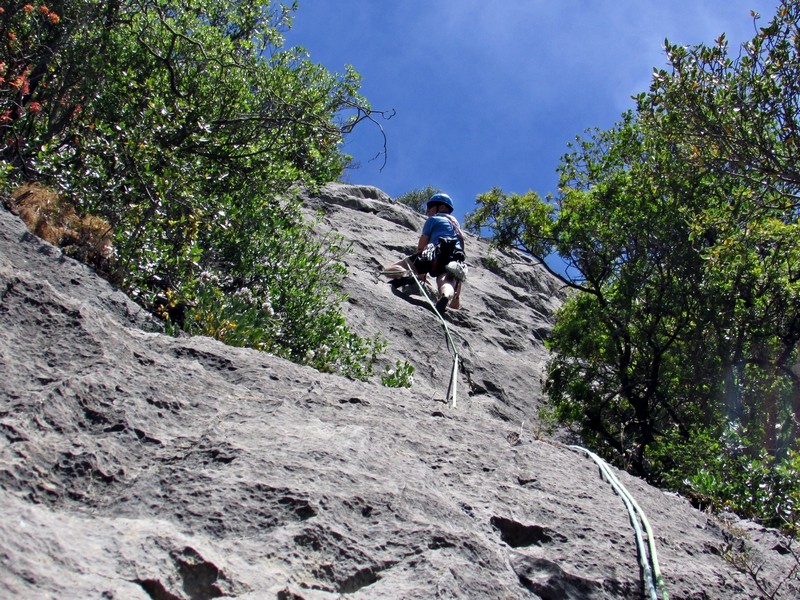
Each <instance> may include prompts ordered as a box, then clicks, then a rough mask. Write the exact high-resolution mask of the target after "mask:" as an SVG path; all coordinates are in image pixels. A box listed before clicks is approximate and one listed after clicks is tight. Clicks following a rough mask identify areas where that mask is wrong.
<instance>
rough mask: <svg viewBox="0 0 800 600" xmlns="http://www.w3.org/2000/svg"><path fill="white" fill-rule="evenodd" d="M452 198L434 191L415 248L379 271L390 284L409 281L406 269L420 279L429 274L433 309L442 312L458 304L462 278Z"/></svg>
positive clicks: (459, 236) (462, 259)
mask: <svg viewBox="0 0 800 600" xmlns="http://www.w3.org/2000/svg"><path fill="white" fill-rule="evenodd" d="M453 208H454V207H453V201H452V200H451V199H450V196H448V195H447V194H442V193H438V194H434V195H433V196H431V197H430V199H429V200H428V203H427V210H426V212H425V214H426V215H427V217H428V218H427V219H426V220H425V224H424V225H423V226H422V234H421V235H420V237H419V242H418V243H417V251H416V253H414V254H412V255H411V256H408V257H406V258H404V259H403V260H400V261H398V262H396V263H393V264H391V265H388V266H386V267H384V270H383V274H384V275H386V276H388V277H389V279H390V280H392V283H393V285H395V286H397V285H401V284H404V283H410V282H411V281H412V280H411V277H410V273H409V268H411V269H413V271H414V273H415V274H416V275H421V276H422V279H423V281H424V279H425V275H427V274H429V273H430V275H431V276H433V277H435V278H436V286H437V289H438V292H439V299H438V300H437V302H436V310H437V311H438V312H439V314H444V312H445V310H446V308H447V307H448V306H449V307H450V308H453V309H457V308H459V307H460V306H461V302H460V296H461V284H462V282H463V281H464V279H466V262H465V261H466V256H465V254H464V235H463V234H462V233H461V228H460V227H459V224H458V220H457V219H456V218H455V217H454V216H453V215H452V214H451V213H452V212H453Z"/></svg>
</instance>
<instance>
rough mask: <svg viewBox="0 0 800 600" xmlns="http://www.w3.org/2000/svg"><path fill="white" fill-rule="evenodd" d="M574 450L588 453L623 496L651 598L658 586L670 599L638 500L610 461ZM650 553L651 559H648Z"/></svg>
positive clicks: (605, 477)
mask: <svg viewBox="0 0 800 600" xmlns="http://www.w3.org/2000/svg"><path fill="white" fill-rule="evenodd" d="M569 447H570V448H572V449H573V450H578V451H580V452H584V453H586V455H587V456H589V457H590V458H591V459H592V460H593V461H594V462H595V463H596V464H597V466H598V467H599V468H600V472H601V473H602V474H603V477H604V479H605V480H606V481H608V482H609V483H610V484H611V487H613V488H614V491H615V492H617V495H618V496H619V497H620V498H622V501H623V502H624V503H625V507H626V508H627V509H628V517H629V518H630V521H631V524H632V525H633V529H634V531H635V533H636V547H637V549H638V551H639V562H640V563H641V565H642V572H643V573H644V578H645V583H646V585H647V590H648V593H649V595H650V598H651V600H658V593H657V592H656V586H657V587H658V589H659V590H660V591H661V598H662V600H669V594H668V593H667V586H666V584H665V583H664V578H663V576H662V575H661V569H660V568H659V566H658V555H657V554H656V545H655V538H654V536H653V531H652V529H651V528H650V522H649V521H648V520H647V517H646V516H645V514H644V511H643V510H642V509H641V507H640V506H639V504H638V503H637V502H636V500H635V499H634V498H633V496H631V494H630V492H628V490H627V489H626V488H625V486H624V485H622V483H620V481H619V479H617V476H616V475H615V474H614V473H613V471H612V470H611V468H610V467H609V466H608V463H607V462H606V461H604V460H603V459H602V458H600V457H599V456H598V455H597V454H595V453H594V452H591V451H589V450H587V449H586V448H581V447H580V446H569ZM642 526H643V527H644V530H645V533H646V534H647V546H645V543H644V539H643V537H644V536H643V534H642ZM648 555H649V560H648Z"/></svg>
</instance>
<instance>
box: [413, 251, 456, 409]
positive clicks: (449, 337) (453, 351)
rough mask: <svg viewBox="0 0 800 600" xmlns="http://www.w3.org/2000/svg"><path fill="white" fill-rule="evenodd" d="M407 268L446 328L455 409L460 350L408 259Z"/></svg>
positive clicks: (451, 393) (449, 395)
mask: <svg viewBox="0 0 800 600" xmlns="http://www.w3.org/2000/svg"><path fill="white" fill-rule="evenodd" d="M405 263H406V267H408V272H409V273H411V277H413V278H414V281H415V282H416V283H417V287H418V288H419V291H420V293H421V294H422V295H423V296H424V297H425V299H426V300H427V301H428V304H430V305H431V308H432V309H433V312H434V314H435V315H436V316H437V317H438V318H439V321H441V323H442V326H443V327H444V333H445V335H446V336H447V341H448V342H449V344H450V346H449V349H450V353H451V354H452V355H453V371H452V373H451V374H450V385H449V386H448V388H447V395H448V401H449V400H452V401H453V408H455V407H456V383H457V382H458V350H457V349H456V344H455V342H454V341H453V336H452V335H450V328H449V327H448V326H447V321H445V320H444V317H443V316H442V315H441V314H440V313H439V311H438V309H437V308H436V304H434V302H433V300H431V297H430V296H429V295H428V293H427V292H426V291H425V289H424V288H423V287H422V282H421V281H420V280H419V278H418V277H417V274H416V273H415V272H414V269H412V268H411V265H410V264H409V262H408V258H406V259H405Z"/></svg>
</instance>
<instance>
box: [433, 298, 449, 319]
mask: <svg viewBox="0 0 800 600" xmlns="http://www.w3.org/2000/svg"><path fill="white" fill-rule="evenodd" d="M449 302H450V298H448V297H447V296H442V297H441V298H439V300H437V301H436V311H437V312H438V313H439V314H440V315H442V316H444V313H445V312H447V304H448V303H449Z"/></svg>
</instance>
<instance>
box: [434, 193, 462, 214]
mask: <svg viewBox="0 0 800 600" xmlns="http://www.w3.org/2000/svg"><path fill="white" fill-rule="evenodd" d="M432 204H444V205H445V206H446V207H447V208H449V209H450V210H448V211H447V212H453V210H455V207H454V206H453V201H452V200H450V196H448V195H447V194H434V195H433V196H431V197H430V199H429V200H428V208H430V207H431V205H432Z"/></svg>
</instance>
